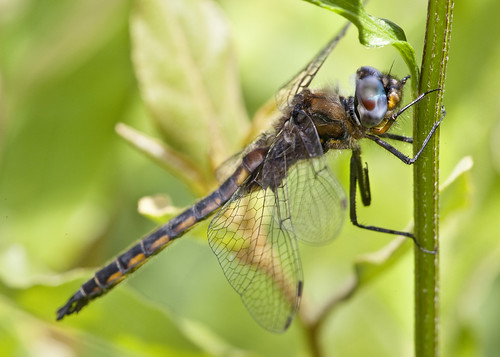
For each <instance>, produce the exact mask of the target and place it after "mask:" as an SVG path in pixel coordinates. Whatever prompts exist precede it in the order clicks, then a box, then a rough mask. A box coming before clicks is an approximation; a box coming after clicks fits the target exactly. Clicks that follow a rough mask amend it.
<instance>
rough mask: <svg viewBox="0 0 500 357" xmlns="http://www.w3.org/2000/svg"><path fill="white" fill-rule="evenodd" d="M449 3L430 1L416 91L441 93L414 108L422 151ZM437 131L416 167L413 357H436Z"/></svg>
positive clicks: (443, 60)
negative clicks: (418, 244)
mask: <svg viewBox="0 0 500 357" xmlns="http://www.w3.org/2000/svg"><path fill="white" fill-rule="evenodd" d="M452 14H453V0H429V3H428V11H427V27H426V37H425V45H424V54H423V58H422V67H421V68H422V74H421V77H420V82H419V91H420V93H423V92H425V91H428V90H430V89H434V88H441V89H442V90H441V91H439V92H437V95H436V96H433V95H430V96H429V98H428V99H427V100H425V101H423V103H422V104H421V105H418V106H417V108H416V109H415V118H414V127H413V136H414V142H415V144H414V145H415V146H414V147H415V150H417V149H418V148H420V146H421V145H422V142H423V141H424V139H425V137H426V136H427V133H428V132H429V131H430V129H431V127H432V125H433V124H434V122H436V121H437V120H439V118H440V117H441V115H442V109H441V106H442V98H443V93H444V90H443V89H444V88H443V85H444V80H445V74H446V65H447V62H448V49H449V42H450V33H451V23H452V17H453V16H452ZM438 183H439V129H438V131H436V133H435V135H434V137H433V138H432V139H431V140H430V142H429V144H428V145H427V147H426V149H425V150H424V152H423V153H422V155H421V156H420V158H419V159H418V160H417V162H416V163H415V167H414V210H415V211H414V215H415V237H416V239H417V240H418V242H419V243H420V245H421V246H422V247H425V248H426V249H428V250H434V249H436V252H437V253H436V254H435V255H432V254H428V253H423V252H422V251H421V250H420V249H418V248H415V356H417V357H430V356H437V355H438V354H439V343H438V341H439V334H438V329H439V251H438V249H439V240H438V233H439V200H438V198H439V191H438V190H439V184H438Z"/></svg>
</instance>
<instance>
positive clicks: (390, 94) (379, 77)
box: [354, 66, 409, 128]
mask: <svg viewBox="0 0 500 357" xmlns="http://www.w3.org/2000/svg"><path fill="white" fill-rule="evenodd" d="M408 78H409V77H405V78H403V80H401V81H398V80H397V79H395V78H393V77H391V76H390V75H384V74H382V73H381V72H380V71H379V70H377V69H375V68H373V67H368V66H365V67H361V68H359V69H358V71H357V73H356V93H355V95H354V110H355V113H356V115H357V117H358V119H359V121H360V123H361V125H363V127H365V128H373V127H377V126H380V125H384V119H387V117H388V116H391V115H392V113H393V111H394V109H396V108H397V107H398V105H399V103H400V102H401V97H402V89H403V86H404V84H405V83H406V81H407V79H408Z"/></svg>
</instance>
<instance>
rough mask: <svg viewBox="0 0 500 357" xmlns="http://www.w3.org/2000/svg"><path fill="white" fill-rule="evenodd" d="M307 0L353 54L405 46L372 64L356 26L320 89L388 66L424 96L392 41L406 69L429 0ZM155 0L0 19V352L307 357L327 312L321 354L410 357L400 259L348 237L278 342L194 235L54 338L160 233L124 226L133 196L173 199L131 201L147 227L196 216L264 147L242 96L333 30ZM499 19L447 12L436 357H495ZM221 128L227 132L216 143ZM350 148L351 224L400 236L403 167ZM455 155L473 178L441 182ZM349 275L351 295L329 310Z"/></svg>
mask: <svg viewBox="0 0 500 357" xmlns="http://www.w3.org/2000/svg"><path fill="white" fill-rule="evenodd" d="M310 2H313V3H315V4H318V5H320V6H322V7H327V8H329V9H332V8H335V9H337V10H338V9H341V10H338V11H337V12H340V13H341V15H344V16H345V17H347V18H348V19H350V20H353V21H354V22H355V23H356V24H357V25H358V29H361V34H362V35H360V36H359V37H360V38H361V39H362V41H364V42H365V43H368V44H372V46H380V45H382V44H393V45H394V46H395V47H397V46H400V48H398V51H399V52H400V53H402V56H403V57H402V58H403V60H402V61H401V59H400V57H397V56H398V55H395V52H394V51H392V52H391V47H389V46H387V47H384V48H380V49H369V50H368V49H366V48H365V47H363V46H360V45H359V43H358V41H357V39H356V36H355V31H351V33H350V34H348V36H347V38H346V39H344V40H343V41H342V43H341V44H340V45H339V47H338V48H337V49H336V50H335V52H334V53H333V55H332V56H331V57H332V58H330V59H329V60H328V61H327V62H328V63H326V64H325V68H323V69H322V70H321V71H320V72H319V75H318V79H317V80H315V81H314V82H313V86H314V87H317V86H321V85H324V84H328V85H331V84H332V82H331V81H333V80H336V79H338V80H339V81H344V82H341V84H342V87H343V89H344V92H347V93H349V92H350V91H351V89H350V88H349V87H348V85H346V79H347V78H348V77H349V76H350V75H351V74H352V73H354V71H355V70H356V68H357V67H359V66H361V65H374V66H376V67H378V68H380V69H382V70H389V68H390V67H391V65H392V64H393V63H394V66H393V68H392V73H396V74H398V75H399V76H404V75H406V74H407V73H408V71H410V74H412V79H416V76H414V73H413V72H414V71H416V70H415V69H412V67H415V60H414V58H415V55H413V54H412V53H413V50H411V47H410V46H409V45H407V44H406V42H404V39H405V36H404V35H403V33H402V32H401V30H400V27H401V28H404V29H405V32H406V38H407V39H408V40H409V42H410V43H411V44H412V45H413V47H414V48H415V49H416V52H417V56H416V57H417V58H418V57H419V56H420V53H419V52H421V49H420V48H421V44H422V39H423V31H424V26H425V19H426V14H425V4H424V3H422V4H417V3H412V4H409V3H401V4H389V3H386V2H380V1H373V0H372V1H371V2H370V3H369V5H368V6H367V9H366V10H363V9H362V8H361V7H360V6H359V3H357V2H351V1H344V2H340V1H339V2H333V1H321V2H317V1H310ZM162 3H163V5H162V7H160V8H159V9H158V8H156V7H155V6H156V5H155V3H154V2H153V1H136V2H134V3H133V5H131V3H127V2H102V1H97V0H87V1H80V2H53V3H51V4H50V6H49V5H47V4H44V5H42V3H39V2H36V1H24V2H18V1H15V0H11V1H4V2H3V3H2V5H0V76H1V77H0V79H1V81H0V84H1V85H0V297H1V298H0V354H1V355H6V356H10V355H12V356H16V355H20V356H40V355H55V354H56V353H59V354H61V355H72V354H73V355H81V356H117V355H120V356H121V355H126V356H129V355H130V356H145V355H147V356H157V355H158V356H160V355H161V356H164V355H172V356H205V355H215V356H224V355H227V356H240V355H241V356H244V355H252V356H253V355H262V356H280V355H282V356H294V355H307V354H308V353H309V351H310V347H309V345H308V344H307V338H306V330H305V328H307V326H308V322H309V321H310V320H311V319H312V320H314V317H315V316H317V315H318V314H320V313H321V312H322V308H323V307H325V306H329V305H328V304H329V303H330V302H331V301H332V300H335V298H337V299H336V301H343V302H344V303H343V304H337V305H335V307H336V308H335V309H333V308H331V309H330V310H328V311H329V312H328V313H326V314H325V316H326V317H327V318H326V320H325V321H324V325H323V326H322V330H321V335H320V343H321V347H322V348H323V350H325V351H326V354H327V355H354V356H358V355H383V356H406V355H411V353H412V352H411V351H412V344H413V340H412V325H413V322H412V316H413V304H412V276H413V268H412V265H411V261H410V258H409V257H410V255H409V254H408V251H409V250H410V249H411V242H409V241H402V242H400V243H399V242H398V241H394V242H391V237H385V236H383V235H377V234H375V233H370V232H362V231H360V230H359V229H356V228H353V227H351V225H350V224H349V222H346V224H345V227H344V229H343V231H342V233H341V234H340V236H339V238H338V239H337V240H336V241H335V242H333V243H332V244H330V245H328V246H325V247H320V248H318V247H305V246H301V247H300V248H301V254H302V262H303V266H304V271H305V274H306V277H305V278H306V280H305V297H304V299H303V303H302V309H301V316H300V319H299V320H298V321H296V322H295V323H294V324H293V325H292V327H291V329H290V331H288V332H287V333H285V334H284V335H282V336H276V335H273V334H269V333H268V332H266V331H263V330H262V329H261V328H260V327H259V326H257V325H256V324H255V323H254V322H253V321H252V319H251V317H249V316H248V313H247V312H246V310H245V309H244V307H243V306H242V304H241V302H240V300H239V298H238V296H237V295H236V294H235V293H234V292H233V291H232V290H231V288H230V287H229V286H228V284H227V282H226V281H225V280H224V276H223V274H222V272H221V271H220V268H219V266H218V264H217V261H216V259H215V258H214V257H213V254H212V253H211V251H210V249H209V248H208V246H207V244H206V242H205V241H203V240H200V239H199V238H201V237H204V228H203V227H202V228H199V229H197V230H196V231H191V232H190V233H189V234H187V235H186V237H184V238H182V239H180V240H179V241H178V242H174V244H172V245H171V246H170V247H168V248H167V249H166V250H165V251H164V252H163V253H162V254H161V255H159V256H158V257H156V258H154V259H153V260H152V261H151V262H150V263H148V265H147V266H145V267H143V268H142V269H141V270H140V271H138V272H137V273H135V274H134V275H135V276H134V277H132V278H130V279H129V281H128V282H125V283H123V284H121V286H119V287H118V288H116V289H115V290H114V291H113V292H111V293H110V294H109V295H108V296H106V297H105V298H102V299H99V300H98V301H96V302H94V303H92V304H91V305H89V306H88V307H86V308H85V309H84V310H83V311H82V312H81V313H80V314H79V315H77V316H71V317H69V318H66V319H65V320H63V321H62V322H57V323H56V322H55V321H54V319H55V310H56V309H57V308H58V307H59V306H60V305H61V304H63V303H64V302H65V300H66V299H67V298H68V297H69V296H70V294H71V293H73V292H74V291H75V290H76V289H78V286H79V284H80V283H82V282H83V281H85V279H88V278H89V277H90V276H91V274H92V273H93V271H94V269H95V268H96V267H98V266H101V265H103V263H104V262H106V261H108V260H109V259H111V258H112V257H113V256H114V255H116V254H117V253H119V252H120V251H122V250H123V249H124V248H125V247H127V246H128V245H129V244H130V243H131V242H133V241H134V240H136V239H137V238H139V237H140V236H141V235H143V234H144V233H146V232H147V231H148V230H149V229H151V228H152V227H153V224H152V223H151V222H148V221H147V220H145V219H144V218H141V217H140V216H139V215H138V214H137V211H136V207H137V202H138V200H139V199H140V198H142V197H144V196H153V197H157V196H156V194H158V193H162V192H163V193H167V194H168V195H169V196H170V200H169V201H168V202H169V203H168V204H164V203H161V202H162V200H156V201H154V203H155V204H153V205H151V204H148V202H147V201H146V202H145V201H141V202H142V203H141V205H140V209H141V213H143V214H145V215H147V216H148V218H152V219H153V220H154V221H155V222H156V223H159V222H162V221H164V220H165V219H167V218H168V217H170V216H171V215H172V214H175V212H178V208H176V207H174V205H175V206H186V205H189V204H191V203H192V202H193V201H194V199H196V197H198V196H199V195H201V193H204V192H207V190H209V189H210V188H211V187H214V186H215V185H216V180H215V178H214V176H212V172H213V170H214V168H215V167H216V166H217V165H218V164H219V163H220V162H221V160H223V159H224V158H225V157H227V156H229V155H231V154H233V153H235V152H237V151H238V150H239V149H240V148H241V146H242V145H243V143H245V142H246V140H247V139H248V138H247V137H246V135H247V133H248V132H255V131H258V130H256V129H255V127H256V125H257V124H254V123H252V124H253V127H252V128H249V124H248V122H247V121H246V120H247V119H246V117H247V115H246V114H245V112H244V110H243V106H242V104H241V103H242V98H244V102H245V104H246V106H247V108H246V109H247V111H248V112H249V113H251V114H253V113H254V112H256V110H257V108H258V107H260V106H261V105H262V104H263V103H264V102H265V101H266V100H267V99H269V98H272V96H273V93H274V92H275V91H276V90H277V89H278V88H279V87H280V86H281V85H282V84H283V83H285V82H286V81H287V80H288V79H289V78H290V77H291V76H293V74H295V73H296V72H297V70H299V69H300V68H301V67H302V66H303V65H304V64H305V63H306V62H307V61H308V60H309V59H310V58H311V57H312V56H313V54H314V53H316V51H317V50H318V49H319V48H320V47H321V46H322V45H323V44H324V43H325V42H326V41H327V40H328V39H329V38H330V37H331V36H332V35H333V34H334V33H335V32H336V29H338V28H340V27H341V26H342V24H343V22H344V20H343V19H341V18H340V17H339V16H336V15H334V14H332V13H331V12H330V11H323V10H322V9H320V8H318V7H316V6H311V5H310V4H308V3H306V2H299V1H296V2H291V1H285V0H280V1H275V2H268V1H264V0H258V1H253V2H238V1H234V0H220V1H218V3H219V6H217V5H216V4H215V3H214V2H213V1H209V0H203V1H202V0H198V1H189V2H188V1H181V0H179V1H163V2H162ZM338 6H342V7H341V8H339V7H338ZM498 6H499V5H498V4H497V2H494V1H486V2H483V3H481V4H479V3H478V4H468V3H465V2H458V3H457V5H456V9H455V17H456V24H455V26H454V34H453V37H452V46H451V54H450V63H449V72H448V76H447V83H446V84H445V87H444V90H445V102H444V104H445V105H446V108H447V112H448V114H447V117H446V118H445V121H444V122H443V127H442V130H441V144H442V147H441V157H442V159H441V176H442V177H443V178H446V177H449V176H452V177H454V178H455V179H454V180H453V181H450V182H452V184H449V185H448V188H447V189H446V190H444V191H443V194H442V199H441V212H442V221H441V230H442V234H441V237H442V244H441V248H440V250H441V261H442V276H441V282H442V288H441V289H442V316H441V321H442V331H443V332H442V336H441V337H442V341H443V342H442V351H443V355H454V356H475V355H484V356H495V355H496V353H497V351H498V350H499V349H500V346H499V345H498V339H497V338H496V335H495V333H496V331H498V321H500V312H499V310H498V308H497V307H496V306H497V305H495V302H496V301H498V298H499V297H500V293H499V291H500V289H499V288H498V287H499V286H500V283H499V281H500V279H498V277H499V275H500V265H499V263H498V262H500V249H499V248H498V247H499V245H498V236H499V233H500V229H499V225H498V224H497V221H498V212H500V188H499V187H500V184H499V183H500V182H499V181H500V159H499V156H498V152H500V147H499V144H498V143H500V140H499V138H500V123H499V122H498V117H499V115H498V114H499V112H498V105H497V99H496V95H495V93H496V92H495V90H494V87H493V84H495V82H494V78H497V77H499V75H500V73H499V67H498V65H497V63H498V62H499V61H500V58H499V57H500V53H499V52H498V50H496V49H498V48H500V46H499V44H497V43H496V42H498V41H499V39H498V38H496V37H494V36H493V37H492V36H485V35H484V34H488V33H494V29H492V28H491V27H492V26H493V25H492V24H494V23H495V21H496V20H495V16H496V14H497V13H498V12H499V11H500V9H499V8H498ZM368 13H370V14H373V16H372V15H369V14H368ZM164 16H170V17H169V19H170V21H162V19H163V18H164ZM380 17H383V18H388V19H391V21H387V20H381V19H380ZM395 23H397V24H398V26H396V25H394V24H395ZM228 24H230V25H228ZM363 33H364V35H363ZM209 39H211V40H209ZM235 44H236V48H237V51H235V47H234V45H235ZM235 52H236V53H238V56H237V57H238V61H237V62H236V56H235ZM412 58H413V59H412ZM409 62H411V64H410V63H409ZM402 63H406V66H407V68H405V67H404V66H402ZM238 64H239V66H240V67H238ZM408 68H409V70H408ZM190 75H192V76H193V77H192V78H191V77H187V76H190ZM239 78H241V85H242V87H243V94H242V93H241V92H240V89H239V80H240V79H239ZM167 80H168V81H167ZM165 81H166V82H165ZM322 81H323V82H322ZM325 81H326V83H325ZM328 81H330V82H328ZM167 83H168V84H167ZM412 86H413V88H415V86H416V81H415V82H412ZM410 97H411V95H410V92H409V91H408V92H407V95H406V99H408V98H410ZM172 102H173V104H172ZM222 104H223V105H222ZM207 108H208V110H207ZM250 116H251V115H250ZM214 118H217V120H215V119H214ZM219 119H220V120H221V121H220V122H219ZM118 122H125V123H126V124H127V127H125V126H119V127H118V128H120V127H121V128H122V129H123V128H128V129H131V128H134V129H131V130H129V131H127V129H125V131H124V130H119V131H120V135H122V136H123V137H126V139H127V141H128V142H129V143H132V145H133V146H134V147H140V148H141V151H142V152H143V153H146V154H147V155H148V156H149V157H150V158H153V159H154V162H153V161H150V160H148V159H147V158H145V156H144V155H143V154H142V153H141V154H138V153H137V150H136V149H135V148H134V149H132V148H130V147H129V146H128V145H126V144H124V142H123V139H122V138H121V137H120V136H119V135H117V134H116V132H115V126H116V124H117V123H118ZM214 123H215V124H216V125H220V126H218V127H217V128H216V129H217V130H215V131H214V132H211V131H210V130H209V129H207V127H208V128H212V127H211V125H208V124H214ZM259 125H260V122H259ZM410 125H411V120H410V119H409V117H408V119H406V122H405V121H404V120H403V122H402V123H401V124H400V129H399V131H398V128H396V132H399V133H406V134H409V133H410V131H409V130H410ZM176 130H177V131H176ZM178 130H180V131H178ZM139 131H140V132H139ZM124 132H125V134H124ZM144 133H145V134H144ZM127 134H131V135H127ZM138 138H142V139H144V140H143V141H142V143H143V144H144V143H145V145H142V146H141V145H138V140H137V139H138ZM151 138H161V139H162V140H161V141H160V140H159V139H154V140H151ZM155 144H156V145H155ZM186 148H188V149H189V150H187V151H186V150H185V149H186ZM363 150H364V152H363V154H364V159H365V160H366V161H367V162H368V163H369V165H370V174H371V180H372V182H371V184H372V190H373V205H372V207H370V208H366V209H363V208H361V209H360V215H361V220H362V222H363V223H377V224H380V225H383V226H387V227H391V228H403V227H404V226H405V225H407V223H408V220H409V217H410V216H411V199H410V197H411V169H409V168H407V167H404V165H402V164H401V163H400V162H398V160H396V159H393V158H392V157H391V156H390V155H386V154H385V153H383V152H382V151H381V149H379V148H377V147H374V145H369V144H367V145H365V146H363ZM402 150H406V151H405V152H409V151H410V148H402ZM468 155H470V156H471V157H472V159H473V160H474V167H473V168H472V169H471V170H470V171H469V169H470V167H471V165H470V164H467V161H465V163H466V164H465V165H464V166H465V168H466V170H465V169H462V170H459V172H461V174H452V172H454V170H455V167H464V166H460V165H458V164H457V163H459V162H461V163H463V162H464V161H461V160H462V158H463V157H467V156H468ZM335 159H336V160H332V168H333V169H334V170H335V172H336V174H337V175H338V176H339V178H340V179H341V181H342V182H343V183H344V186H345V187H347V167H348V165H347V162H346V156H344V155H342V154H340V155H338V156H336V157H335ZM465 160H468V159H465ZM158 163H160V165H158ZM159 167H162V168H167V169H168V172H167V173H166V172H165V171H164V170H162V169H161V168H159ZM190 170H191V171H190ZM457 170H458V169H457ZM186 172H190V174H186ZM170 173H172V174H174V176H175V177H172V176H171V175H170ZM178 178H180V180H179V179H178ZM443 181H444V180H443ZM396 190H397V193H396ZM158 202H160V204H158ZM163 202H165V201H164V200H163ZM150 203H151V202H150ZM171 203H173V205H170V204H171ZM205 227H206V226H205ZM193 237H197V239H196V240H194V239H192V238H193ZM200 242H201V243H200ZM373 252H379V253H373ZM82 268H84V269H82ZM66 271H69V272H67V273H65V272H66ZM355 274H358V280H359V281H360V282H361V284H360V285H359V286H360V287H362V289H358V288H355V289H353V291H354V292H355V294H354V295H352V294H347V293H346V294H345V295H342V293H345V292H346V291H347V289H346V288H349V289H352V285H350V284H352V281H353V277H354V276H356V275H355ZM342 296H348V300H347V302H346V300H345V299H342V298H340V299H339V297H342ZM332 311H333V312H335V313H332ZM301 320H302V324H300V322H301ZM360 336H362V339H360Z"/></svg>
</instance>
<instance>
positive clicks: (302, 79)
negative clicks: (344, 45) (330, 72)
mask: <svg viewBox="0 0 500 357" xmlns="http://www.w3.org/2000/svg"><path fill="white" fill-rule="evenodd" d="M349 25H350V22H349V23H348V24H347V25H345V26H344V27H343V28H342V30H341V31H340V32H339V33H338V34H337V35H336V36H335V37H334V38H332V39H331V40H330V41H329V42H328V43H327V44H326V46H325V47H324V48H323V49H322V50H321V51H320V52H319V53H318V54H317V55H316V56H315V57H314V58H313V59H312V60H311V61H310V62H309V63H308V64H307V65H306V66H305V67H304V68H303V69H302V70H301V71H300V72H299V73H297V75H296V76H295V77H294V78H292V79H291V80H290V81H289V82H288V83H287V84H285V85H284V86H283V87H281V89H280V90H279V91H278V92H277V93H276V103H277V105H278V108H280V109H282V110H283V109H284V108H286V107H287V106H289V105H290V104H292V102H293V98H294V97H295V95H297V94H298V93H300V92H302V91H303V90H304V89H305V88H307V87H309V84H311V81H312V80H313V79H314V77H315V76H316V73H318V71H319V69H320V68H321V66H322V65H323V63H324V62H325V60H326V59H327V57H328V55H329V54H330V53H331V52H332V51H333V49H334V48H335V46H337V44H338V43H339V41H340V40H341V39H342V37H344V35H345V34H346V32H347V29H348V28H349Z"/></svg>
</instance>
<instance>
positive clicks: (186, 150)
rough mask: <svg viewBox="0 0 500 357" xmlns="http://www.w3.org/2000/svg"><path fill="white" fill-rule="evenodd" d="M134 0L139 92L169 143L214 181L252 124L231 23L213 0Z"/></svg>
mask: <svg viewBox="0 0 500 357" xmlns="http://www.w3.org/2000/svg"><path fill="white" fill-rule="evenodd" d="M134 4H135V5H134V7H133V10H132V15H131V20H130V22H131V36H132V45H133V46H132V57H133V63H134V68H135V72H136V75H137V78H138V80H139V86H140V90H141V94H142V97H143V99H144V101H145V103H146V105H147V107H148V109H149V110H150V112H151V114H152V116H153V117H154V119H155V120H156V122H157V123H158V126H159V128H160V129H161V133H162V135H163V137H164V138H165V140H166V141H167V144H168V145H169V146H170V147H172V148H173V149H174V150H176V151H178V152H182V153H183V154H184V155H185V156H187V157H188V158H189V159H190V160H191V162H194V163H196V165H197V167H198V169H199V171H200V172H201V174H202V177H204V179H206V180H207V181H209V182H210V180H213V171H214V169H215V168H216V167H217V166H218V165H219V164H220V163H222V162H223V161H224V160H225V159H226V158H227V157H229V156H230V155H231V154H232V153H234V152H236V151H238V150H239V149H240V146H241V141H242V140H243V139H244V137H245V134H246V131H247V130H248V127H249V122H248V120H247V118H246V114H245V112H244V108H243V105H242V99H241V97H240V92H241V91H240V88H239V81H238V72H237V68H236V64H235V58H234V53H233V48H232V45H231V41H230V36H229V26H228V24H227V22H226V20H225V18H224V16H223V14H222V13H221V11H220V10H219V8H218V7H217V6H216V4H215V3H214V2H212V1H206V0H192V1H183V0H172V1H159V0H138V1H136V2H135V3H134Z"/></svg>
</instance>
